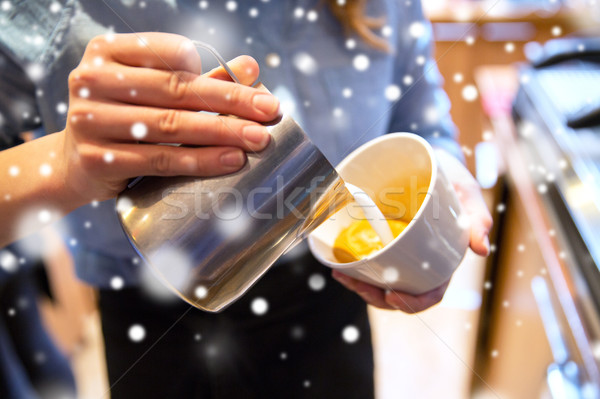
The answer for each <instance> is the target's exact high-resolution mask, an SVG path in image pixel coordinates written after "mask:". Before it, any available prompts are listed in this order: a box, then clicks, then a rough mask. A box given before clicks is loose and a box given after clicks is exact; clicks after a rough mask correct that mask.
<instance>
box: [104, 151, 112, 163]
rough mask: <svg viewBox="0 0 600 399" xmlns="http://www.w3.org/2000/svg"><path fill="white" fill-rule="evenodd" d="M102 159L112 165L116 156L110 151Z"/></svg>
mask: <svg viewBox="0 0 600 399" xmlns="http://www.w3.org/2000/svg"><path fill="white" fill-rule="evenodd" d="M102 159H104V162H106V163H112V162H113V161H114V160H115V154H113V153H112V152H110V151H107V152H105V153H104V155H103V156H102Z"/></svg>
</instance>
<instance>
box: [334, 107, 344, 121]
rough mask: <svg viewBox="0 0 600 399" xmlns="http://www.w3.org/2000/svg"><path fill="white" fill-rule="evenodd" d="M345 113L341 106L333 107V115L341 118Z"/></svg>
mask: <svg viewBox="0 0 600 399" xmlns="http://www.w3.org/2000/svg"><path fill="white" fill-rule="evenodd" d="M343 115H344V110H343V109H341V108H340V107H336V108H334V109H333V116H334V117H336V118H341V117H342V116H343Z"/></svg>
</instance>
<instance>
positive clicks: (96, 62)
mask: <svg viewBox="0 0 600 399" xmlns="http://www.w3.org/2000/svg"><path fill="white" fill-rule="evenodd" d="M93 62H94V66H97V67H99V66H102V65H103V64H104V58H102V57H100V56H99V55H97V56H96V57H94V61H93Z"/></svg>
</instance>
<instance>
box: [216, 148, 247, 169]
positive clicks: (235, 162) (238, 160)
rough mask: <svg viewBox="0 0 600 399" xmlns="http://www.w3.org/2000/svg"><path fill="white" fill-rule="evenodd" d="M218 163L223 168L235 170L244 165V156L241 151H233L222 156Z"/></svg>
mask: <svg viewBox="0 0 600 399" xmlns="http://www.w3.org/2000/svg"><path fill="white" fill-rule="evenodd" d="M220 161H221V164H222V165H223V166H229V167H236V168H237V167H240V166H242V165H243V164H244V163H246V156H245V155H244V153H243V152H242V151H241V150H233V151H228V152H226V153H224V154H222V155H221V158H220Z"/></svg>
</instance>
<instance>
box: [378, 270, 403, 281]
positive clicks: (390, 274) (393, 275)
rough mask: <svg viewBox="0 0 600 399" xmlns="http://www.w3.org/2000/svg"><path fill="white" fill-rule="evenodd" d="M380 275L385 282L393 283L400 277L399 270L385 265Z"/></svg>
mask: <svg viewBox="0 0 600 399" xmlns="http://www.w3.org/2000/svg"><path fill="white" fill-rule="evenodd" d="M382 277H383V281H385V282H386V283H395V282H396V281H398V279H399V278H400V272H399V271H398V269H396V268H395V267H391V266H390V267H386V268H385V269H383V274H382Z"/></svg>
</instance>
